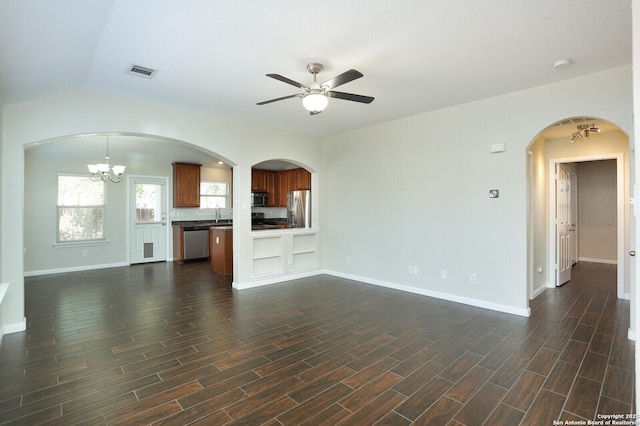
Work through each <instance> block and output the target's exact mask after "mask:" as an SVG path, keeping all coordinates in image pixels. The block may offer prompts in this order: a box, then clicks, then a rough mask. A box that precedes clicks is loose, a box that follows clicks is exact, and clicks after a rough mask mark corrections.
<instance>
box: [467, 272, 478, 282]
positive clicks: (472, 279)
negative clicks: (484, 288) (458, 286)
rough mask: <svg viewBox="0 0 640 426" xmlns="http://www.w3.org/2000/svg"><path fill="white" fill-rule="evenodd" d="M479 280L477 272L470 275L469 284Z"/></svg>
mask: <svg viewBox="0 0 640 426" xmlns="http://www.w3.org/2000/svg"><path fill="white" fill-rule="evenodd" d="M477 282H478V278H477V277H476V274H471V275H469V284H475V283H477Z"/></svg>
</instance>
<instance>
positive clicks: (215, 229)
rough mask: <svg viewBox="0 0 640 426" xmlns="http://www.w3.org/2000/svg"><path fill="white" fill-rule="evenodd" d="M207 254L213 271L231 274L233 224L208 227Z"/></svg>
mask: <svg viewBox="0 0 640 426" xmlns="http://www.w3.org/2000/svg"><path fill="white" fill-rule="evenodd" d="M209 256H210V257H211V267H212V268H213V271H214V272H217V273H219V274H223V275H231V274H233V226H212V227H210V228H209Z"/></svg>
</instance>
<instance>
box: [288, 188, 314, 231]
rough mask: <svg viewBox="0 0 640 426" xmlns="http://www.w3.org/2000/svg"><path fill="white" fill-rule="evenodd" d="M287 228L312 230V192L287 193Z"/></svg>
mask: <svg viewBox="0 0 640 426" xmlns="http://www.w3.org/2000/svg"><path fill="white" fill-rule="evenodd" d="M287 227H288V228H311V191H309V190H304V191H289V192H287Z"/></svg>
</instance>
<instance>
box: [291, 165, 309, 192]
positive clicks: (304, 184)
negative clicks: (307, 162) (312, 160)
mask: <svg viewBox="0 0 640 426" xmlns="http://www.w3.org/2000/svg"><path fill="white" fill-rule="evenodd" d="M294 171H295V174H296V182H295V184H296V189H311V173H309V172H308V171H307V170H305V169H303V168H299V169H294Z"/></svg>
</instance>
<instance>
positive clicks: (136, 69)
mask: <svg viewBox="0 0 640 426" xmlns="http://www.w3.org/2000/svg"><path fill="white" fill-rule="evenodd" d="M157 72H158V70H154V69H151V68H146V67H141V66H140V65H131V68H129V73H130V74H135V75H138V76H140V77H145V78H153V76H154V75H156V73H157Z"/></svg>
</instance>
